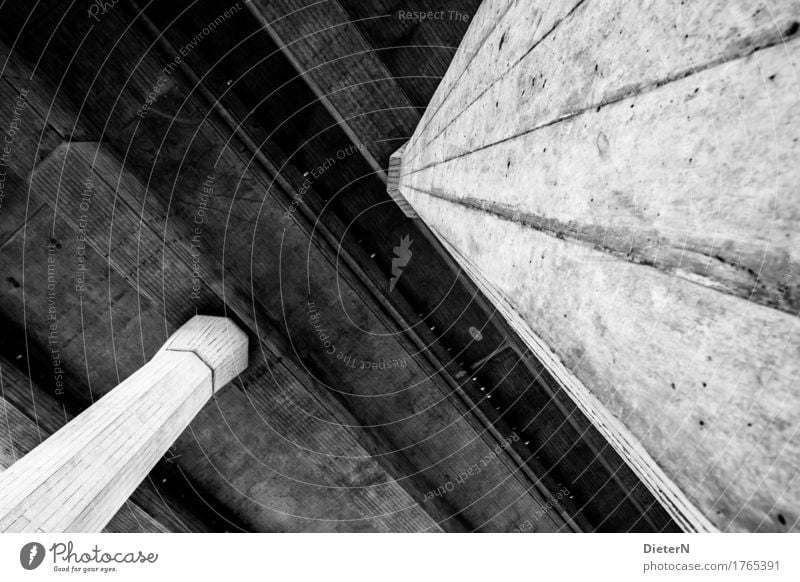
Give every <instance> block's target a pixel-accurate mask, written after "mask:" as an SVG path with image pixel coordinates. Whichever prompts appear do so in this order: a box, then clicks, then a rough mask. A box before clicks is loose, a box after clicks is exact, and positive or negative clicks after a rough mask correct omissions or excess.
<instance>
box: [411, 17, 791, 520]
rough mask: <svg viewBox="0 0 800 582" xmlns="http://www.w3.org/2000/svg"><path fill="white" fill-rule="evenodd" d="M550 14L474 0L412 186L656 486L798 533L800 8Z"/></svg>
mask: <svg viewBox="0 0 800 582" xmlns="http://www.w3.org/2000/svg"><path fill="white" fill-rule="evenodd" d="M523 4H524V7H523ZM552 10H553V9H552V8H548V9H546V10H545V9H543V10H542V11H541V12H542V14H539V12H540V10H539V8H538V7H537V6H535V5H533V4H530V3H521V2H517V3H514V2H496V3H491V2H490V3H486V4H485V5H484V6H483V7H482V8H481V11H480V12H479V14H478V15H477V16H476V20H475V24H474V25H473V27H472V28H471V29H470V31H469V32H468V34H467V36H466V37H465V40H464V42H463V44H462V47H461V49H460V51H459V54H458V55H457V56H456V57H455V59H454V61H453V66H452V67H451V70H450V72H448V75H447V76H446V78H445V79H444V80H443V82H442V85H441V86H440V89H439V91H437V95H436V97H435V98H434V99H433V101H432V105H431V107H430V108H429V110H428V112H427V113H426V114H425V116H424V117H423V119H422V120H421V122H420V124H419V126H418V128H417V131H416V132H415V134H414V136H413V137H412V139H411V140H410V142H409V143H408V144H407V146H406V148H405V151H404V153H403V159H402V172H401V178H400V184H399V189H400V192H402V194H403V195H404V196H405V197H406V199H407V200H408V201H409V202H410V203H411V205H412V206H413V208H414V210H415V211H416V212H417V213H418V214H419V215H420V216H421V217H422V218H423V219H424V220H425V221H426V222H427V223H428V224H429V225H430V226H431V228H432V229H433V230H434V231H435V232H436V233H437V234H438V235H439V236H440V237H441V238H442V239H443V240H444V241H446V242H447V243H448V244H449V245H451V246H452V249H453V252H454V255H455V256H457V257H459V258H460V259H461V261H462V263H463V265H464V266H465V268H466V269H467V270H468V271H469V272H470V273H472V274H473V275H474V276H475V277H476V279H478V280H479V281H482V282H483V285H484V289H485V290H486V291H487V293H488V294H489V295H490V296H494V297H495V298H496V300H497V302H498V305H499V306H500V307H501V309H503V310H504V313H505V314H506V316H507V317H508V318H509V320H511V321H512V323H514V324H516V326H517V328H518V330H519V331H520V333H521V334H522V335H523V336H524V337H527V338H528V340H529V343H530V344H531V345H532V349H533V350H534V352H535V353H540V354H542V357H543V358H544V357H545V352H548V351H550V350H552V352H553V353H554V355H555V356H556V357H555V358H554V361H553V362H552V365H553V366H555V367H559V366H561V367H563V368H564V370H562V372H563V378H564V379H563V381H564V382H565V383H566V384H568V385H569V386H570V390H572V394H573V397H574V398H576V399H578V400H585V401H584V404H583V406H584V407H585V409H587V408H588V409H589V410H588V412H587V414H590V413H592V409H593V408H594V407H596V410H594V412H596V413H597V417H596V422H606V421H608V422H609V423H610V424H609V427H608V428H607V433H606V434H607V436H609V439H610V440H612V441H613V440H614V433H618V434H619V435H626V436H625V438H623V439H622V441H625V443H622V441H620V444H619V445H618V446H620V447H622V448H623V449H624V448H625V447H629V446H630V447H633V448H636V447H638V446H641V447H643V449H642V450H641V451H639V452H635V451H633V450H630V451H628V452H627V454H628V455H633V454H634V453H635V456H637V459H639V461H642V462H644V465H642V466H641V467H640V471H646V470H647V468H646V466H645V465H647V463H648V462H649V461H648V456H649V458H650V460H651V461H653V462H654V465H653V467H655V468H657V469H658V470H659V471H663V474H662V475H661V476H660V477H658V476H655V477H653V479H652V480H651V481H649V482H650V483H651V486H652V487H656V488H657V487H658V485H657V483H659V482H660V483H662V484H664V485H665V486H667V485H669V481H670V480H672V481H674V483H675V484H676V485H677V486H678V488H679V489H680V491H675V492H674V493H675V495H676V496H677V497H676V498H680V497H682V496H685V498H686V499H688V500H689V501H691V503H693V504H694V505H696V506H697V508H699V509H700V510H701V511H702V513H703V514H704V515H705V516H706V518H707V519H708V520H710V521H711V522H712V523H713V524H714V525H715V526H717V527H719V528H721V529H723V530H735V531H740V530H758V531H784V530H787V529H797V527H798V525H797V523H798V518H800V515H799V514H798V507H800V490H799V489H798V488H797V487H796V485H794V482H795V479H796V476H797V472H798V458H800V445H798V440H797V438H796V437H795V435H796V430H797V427H798V422H800V398H798V396H797V391H796V389H795V382H796V380H797V377H798V373H800V365H798V362H799V361H800V359H798V356H800V338H798V336H797V330H796V318H795V315H796V314H797V311H798V308H800V303H798V299H797V297H798V288H800V280H799V279H798V277H797V272H798V269H800V264H798V259H799V258H800V255H799V254H798V248H800V247H798V245H800V240H798V239H797V234H796V231H797V225H798V206H799V205H800V201H799V200H798V198H797V195H796V187H795V185H796V183H797V181H798V173H797V169H796V164H795V163H794V160H796V159H797V157H798V154H800V152H799V151H798V148H800V146H799V145H798V138H799V137H800V129H799V128H800V123H799V122H800V119H798V113H797V112H798V110H799V109H798V107H797V105H798V103H797V80H796V76H795V74H794V71H795V70H796V68H797V66H798V64H799V63H800V40H799V39H798V38H797V33H798V20H800V9H798V7H797V4H796V3H791V2H778V3H774V4H771V5H770V7H769V10H767V9H766V7H765V8H763V9H762V8H759V7H753V8H751V7H750V6H749V5H746V3H743V2H737V3H727V2H726V3H722V2H720V3H703V4H702V5H700V4H698V5H696V6H691V7H686V6H681V4H680V3H678V2H656V3H621V2H620V3H599V2H595V3H591V2H583V3H577V5H576V6H575V7H571V6H562V8H561V12H559V15H558V16H553V15H548V11H552ZM521 11H522V12H527V14H528V16H527V17H526V16H523V15H521V13H520V12H521ZM531 21H533V22H541V24H539V27H538V28H537V27H534V34H533V38H532V42H530V41H529V42H525V41H523V40H519V41H514V39H515V38H517V37H518V31H519V30H521V29H522V28H523V23H526V22H531ZM501 45H502V46H501ZM489 49H491V50H489ZM456 81H457V82H456ZM608 414H610V417H609V416H606V415H608ZM611 417H613V418H611ZM603 419H605V420H603ZM615 423H616V425H617V426H616V427H615V426H614V425H615ZM623 425H624V426H623ZM628 437H631V439H632V440H631V439H628ZM625 454H626V453H623V456H625ZM639 461H637V462H639ZM643 478H644V477H643ZM664 479H666V481H665V480H664ZM645 480H647V479H645ZM684 509H686V510H687V511H691V508H690V507H685V508H684Z"/></svg>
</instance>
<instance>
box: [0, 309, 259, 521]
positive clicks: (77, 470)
mask: <svg viewBox="0 0 800 582" xmlns="http://www.w3.org/2000/svg"><path fill="white" fill-rule="evenodd" d="M246 367H247V336H246V335H245V334H244V333H243V332H242V331H241V330H240V329H239V328H238V327H236V325H235V324H234V323H233V322H231V321H230V320H229V319H225V318H222V317H208V316H196V317H193V318H192V319H190V320H189V321H188V322H187V323H186V324H185V325H184V326H183V327H181V328H180V329H179V330H178V331H177V332H175V334H173V335H172V337H170V338H169V340H167V342H166V344H164V346H163V347H162V348H161V350H159V352H158V353H157V354H156V355H155V356H154V357H153V359H152V360H150V362H148V363H147V364H146V365H145V366H144V367H142V368H141V369H140V370H138V371H137V372H135V373H134V374H133V375H131V376H130V377H129V378H128V379H126V380H125V381H124V382H122V383H121V384H120V385H119V386H117V387H116V388H114V389H113V390H111V391H110V392H109V393H108V394H106V395H105V396H103V397H102V398H101V399H100V400H98V401H97V402H96V403H95V404H93V405H92V406H91V407H89V408H88V409H86V410H85V411H84V412H83V413H82V414H80V415H79V416H77V417H75V419H73V420H72V421H71V422H70V423H68V424H67V425H65V426H64V427H63V428H62V429H61V430H59V431H58V432H56V433H55V434H53V435H52V436H51V437H50V438H48V439H47V440H45V441H44V442H43V443H42V444H41V445H39V446H38V447H36V448H35V449H34V450H32V451H31V452H30V453H28V454H27V455H25V456H24V457H23V458H22V459H20V460H19V461H17V462H16V463H14V464H13V465H12V466H11V467H9V468H8V470H6V471H5V472H3V473H2V474H1V475H0V531H2V532H46V533H55V532H59V533H60V532H99V531H100V530H102V529H103V527H104V526H105V525H106V524H107V523H108V521H109V520H110V519H111V518H112V517H113V516H114V515H115V514H116V512H117V510H118V509H119V508H120V507H121V506H122V504H123V503H124V502H125V501H126V500H127V499H128V496H129V495H130V494H131V493H132V492H133V490H134V489H135V488H136V487H137V486H138V485H139V483H141V481H142V480H143V479H144V478H145V477H146V476H147V474H148V473H149V472H150V470H151V469H152V468H153V466H154V465H155V464H156V462H157V461H158V460H159V458H160V457H161V456H162V455H163V454H164V453H165V452H166V451H167V449H168V448H169V447H170V446H171V445H172V443H173V442H174V441H175V439H176V438H177V437H178V436H179V435H180V434H181V432H183V430H184V429H185V428H186V427H187V426H188V425H189V423H190V422H191V421H192V419H193V418H194V417H195V415H196V414H197V413H198V412H199V411H200V409H201V408H202V407H203V406H204V405H205V403H206V402H207V401H208V400H209V399H210V398H211V397H212V396H213V395H214V394H215V393H216V392H217V391H218V390H220V389H221V388H222V387H223V386H224V385H225V384H227V383H228V382H229V381H230V380H232V379H233V378H234V377H235V376H237V375H238V374H239V373H241V372H242V371H243V370H244V369H245V368H246Z"/></svg>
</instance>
